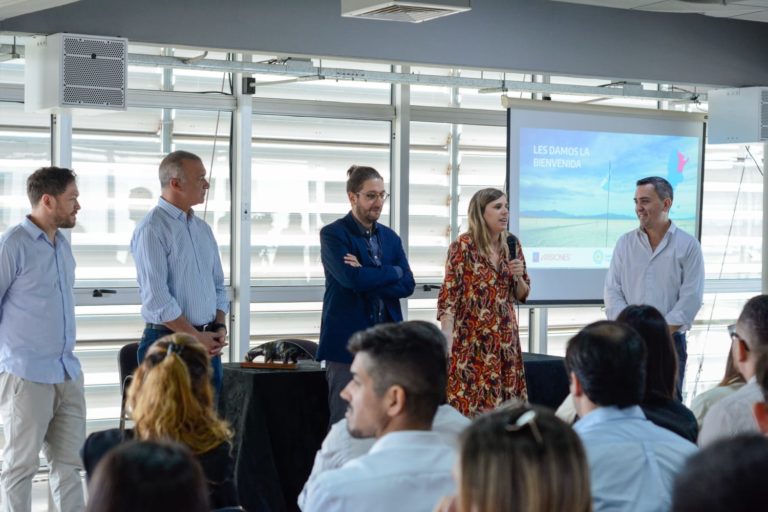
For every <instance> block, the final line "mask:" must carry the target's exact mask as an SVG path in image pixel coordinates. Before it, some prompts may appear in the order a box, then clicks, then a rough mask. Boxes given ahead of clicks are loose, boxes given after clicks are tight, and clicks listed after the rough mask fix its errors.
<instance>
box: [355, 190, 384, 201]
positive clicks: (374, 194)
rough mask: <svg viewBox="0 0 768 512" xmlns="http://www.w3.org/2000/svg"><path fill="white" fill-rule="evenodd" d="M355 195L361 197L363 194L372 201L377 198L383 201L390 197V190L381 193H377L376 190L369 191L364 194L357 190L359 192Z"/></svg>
mask: <svg viewBox="0 0 768 512" xmlns="http://www.w3.org/2000/svg"><path fill="white" fill-rule="evenodd" d="M355 195H356V196H357V197H360V196H361V195H362V196H363V197H364V198H366V199H367V200H368V201H370V202H371V203H372V202H374V201H375V200H377V199H381V200H382V201H386V200H387V198H388V197H389V193H388V192H382V193H380V194H377V193H376V192H368V193H365V194H363V193H362V192H357V193H355Z"/></svg>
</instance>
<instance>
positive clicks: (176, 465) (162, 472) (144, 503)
mask: <svg viewBox="0 0 768 512" xmlns="http://www.w3.org/2000/svg"><path fill="white" fill-rule="evenodd" d="M88 494H89V498H88V506H87V507H86V512H136V511H140V512H168V511H169V510H183V511H184V512H207V511H208V510H210V508H209V505H208V493H207V492H206V490H205V477H204V476H203V471H202V469H201V468H200V464H199V463H198V462H197V461H196V460H195V458H194V457H193V456H192V454H191V453H190V451H189V450H188V449H187V448H186V447H184V446H182V445H180V444H177V443H169V442H155V441H130V442H127V443H123V444H122V445H121V446H119V447H117V448H115V449H114V450H111V451H110V452H109V453H108V454H107V455H106V456H105V457H104V460H103V461H102V462H101V464H99V467H98V468H97V469H96V472H95V473H94V475H93V478H91V481H90V483H89V485H88Z"/></svg>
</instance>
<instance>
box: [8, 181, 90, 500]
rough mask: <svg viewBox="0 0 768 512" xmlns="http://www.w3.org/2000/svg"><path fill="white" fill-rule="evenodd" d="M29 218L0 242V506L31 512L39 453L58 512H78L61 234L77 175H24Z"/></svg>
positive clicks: (69, 285) (66, 257)
mask: <svg viewBox="0 0 768 512" xmlns="http://www.w3.org/2000/svg"><path fill="white" fill-rule="evenodd" d="M27 196H28V197H29V201H30V203H31V204H32V213H31V214H30V215H28V216H27V217H26V219H24V220H23V221H22V222H21V224H18V225H16V226H14V227H12V228H10V229H9V230H8V231H7V232H6V233H5V234H3V236H2V238H0V417H1V418H2V421H3V433H4V435H5V446H4V448H3V468H2V474H0V494H1V495H0V510H2V511H3V512H29V511H30V510H31V507H32V501H31V500H32V477H33V476H34V475H35V474H36V473H37V470H38V465H39V459H38V454H39V453H40V449H41V448H42V449H43V452H44V453H45V456H46V458H47V459H48V463H49V465H50V470H51V474H50V478H49V481H48V482H49V485H50V488H51V495H52V497H53V502H54V504H55V506H56V510H57V511H59V512H79V511H82V510H83V508H84V501H83V490H82V482H81V478H80V470H81V469H82V462H81V460H80V448H81V447H82V446H83V443H84V442H85V395H84V393H83V374H82V371H81V369H80V361H78V359H77V357H75V355H74V352H73V351H74V349H75V298H74V293H73V286H74V282H75V259H74V257H73V256H72V248H71V246H70V244H69V241H68V240H67V239H66V238H65V237H64V235H63V234H62V233H61V231H59V228H72V227H74V225H75V221H76V218H77V212H78V210H79V209H80V204H79V203H78V201H77V197H78V190H77V184H76V182H75V173H74V172H72V171H71V170H70V169H62V168H58V167H44V168H41V169H38V170H37V171H35V172H34V173H33V174H32V175H31V176H30V177H29V178H28V179H27Z"/></svg>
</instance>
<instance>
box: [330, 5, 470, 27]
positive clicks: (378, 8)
mask: <svg viewBox="0 0 768 512" xmlns="http://www.w3.org/2000/svg"><path fill="white" fill-rule="evenodd" d="M468 10H470V6H469V0H432V1H423V0H389V1H386V0H341V15H342V16H344V17H347V18H365V19H369V20H386V21H407V22H410V23H421V22H422V21H428V20H433V19H435V18H441V17H443V16H448V15H450V14H456V13H457V12H464V11H468Z"/></svg>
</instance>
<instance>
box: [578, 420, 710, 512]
mask: <svg viewBox="0 0 768 512" xmlns="http://www.w3.org/2000/svg"><path fill="white" fill-rule="evenodd" d="M573 428H574V430H575V431H576V433H577V434H578V435H579V437H580V438H581V441H582V443H583V444H584V449H585V450H586V452H587V460H588V461H589V470H590V478H591V483H592V501H593V504H594V512H603V511H611V512H619V511H621V512H666V511H668V510H669V509H670V507H671V502H672V486H673V483H674V479H675V476H676V475H677V473H678V472H679V471H680V470H681V469H682V467H683V464H684V463H685V461H686V459H687V458H688V457H689V456H691V455H692V454H694V453H695V452H696V450H697V448H696V445H695V444H693V443H691V442H689V441H687V440H685V439H683V438H682V437H680V436H678V435H677V434H674V433H672V432H670V431H669V430H667V429H664V428H661V427H658V426H656V425H654V424H653V423H651V422H650V421H649V420H647V419H646V418H645V414H644V413H643V410H642V409H641V408H640V407H638V406H631V407H625V408H624V409H619V408H618V407H600V408H598V409H596V410H594V411H592V412H590V413H588V414H587V415H585V416H584V417H583V418H581V419H580V420H579V421H577V422H576V424H575V425H574V427H573Z"/></svg>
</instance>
